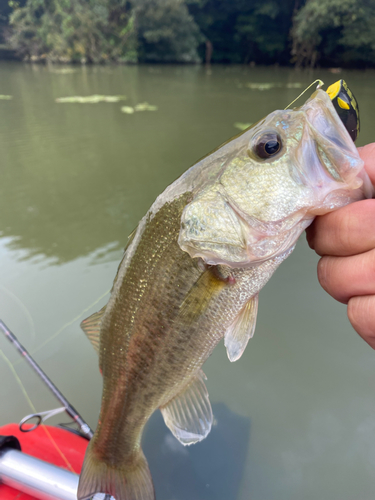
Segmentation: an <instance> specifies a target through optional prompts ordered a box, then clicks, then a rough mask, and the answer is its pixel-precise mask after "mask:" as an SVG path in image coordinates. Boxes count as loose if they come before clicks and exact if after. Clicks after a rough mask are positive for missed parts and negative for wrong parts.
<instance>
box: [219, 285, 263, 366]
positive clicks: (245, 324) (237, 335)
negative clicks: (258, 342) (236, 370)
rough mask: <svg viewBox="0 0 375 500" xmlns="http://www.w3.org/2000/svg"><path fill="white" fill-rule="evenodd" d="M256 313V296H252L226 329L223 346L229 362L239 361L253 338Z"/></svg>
mask: <svg viewBox="0 0 375 500" xmlns="http://www.w3.org/2000/svg"><path fill="white" fill-rule="evenodd" d="M257 312H258V295H254V297H252V298H251V299H250V300H249V302H247V304H246V305H245V307H244V308H243V309H242V311H241V312H240V314H239V315H238V316H237V318H236V319H235V320H234V322H233V323H232V325H231V326H230V327H229V328H228V330H227V332H226V334H225V337H224V345H225V347H226V348H227V354H228V358H229V360H230V361H237V359H239V358H240V357H241V356H242V354H243V352H244V350H245V348H246V346H247V343H248V342H249V340H250V339H251V338H252V337H253V335H254V331H255V324H256V320H257Z"/></svg>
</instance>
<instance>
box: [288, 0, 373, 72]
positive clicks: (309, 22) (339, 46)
mask: <svg viewBox="0 0 375 500" xmlns="http://www.w3.org/2000/svg"><path fill="white" fill-rule="evenodd" d="M374 19H375V0H308V2H307V3H306V5H304V6H303V7H302V8H301V9H300V10H299V11H298V12H297V13H296V15H295V17H294V27H293V30H292V36H293V55H294V60H295V62H296V64H297V65H310V66H313V65H314V64H315V62H316V61H317V60H319V62H320V63H321V64H324V65H340V64H344V65H364V64H370V65H374V63H375V23H374Z"/></svg>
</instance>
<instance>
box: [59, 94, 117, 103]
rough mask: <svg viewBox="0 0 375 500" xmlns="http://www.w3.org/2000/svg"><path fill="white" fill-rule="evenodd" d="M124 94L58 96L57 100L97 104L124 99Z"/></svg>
mask: <svg viewBox="0 0 375 500" xmlns="http://www.w3.org/2000/svg"><path fill="white" fill-rule="evenodd" d="M125 99H126V96H124V95H88V96H72V97H58V98H57V99H55V101H56V102H60V103H62V102H64V103H65V102H78V103H80V104H96V103H98V102H119V101H124V100H125Z"/></svg>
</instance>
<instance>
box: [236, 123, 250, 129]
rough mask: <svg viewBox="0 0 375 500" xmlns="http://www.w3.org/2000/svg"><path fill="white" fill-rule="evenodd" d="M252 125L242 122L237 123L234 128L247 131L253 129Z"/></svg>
mask: <svg viewBox="0 0 375 500" xmlns="http://www.w3.org/2000/svg"><path fill="white" fill-rule="evenodd" d="M251 125H252V123H241V122H236V123H234V124H233V126H234V127H236V128H238V129H239V130H246V129H247V128H249V127H251Z"/></svg>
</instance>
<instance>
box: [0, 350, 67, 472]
mask: <svg viewBox="0 0 375 500" xmlns="http://www.w3.org/2000/svg"><path fill="white" fill-rule="evenodd" d="M0 355H1V357H2V358H3V360H4V361H5V362H6V364H7V365H8V367H9V369H10V371H11V372H12V373H13V376H14V378H15V380H16V382H17V383H18V385H19V387H20V388H21V391H22V393H23V395H24V397H25V399H26V401H27V402H28V404H29V406H30V408H31V410H32V411H33V412H34V413H37V411H36V408H35V406H34V405H33V402H32V401H31V399H30V397H29V395H28V393H27V391H26V388H25V386H24V385H23V383H22V380H21V379H20V377H19V376H18V373H17V372H16V370H15V368H14V366H13V364H12V363H11V361H10V360H9V359H8V358H7V357H6V355H5V354H4V353H3V351H2V350H1V349H0ZM40 425H41V427H42V428H43V430H44V432H45V433H46V434H47V437H48V439H49V440H50V441H51V443H52V444H53V446H54V448H55V449H56V451H57V453H58V454H59V455H60V457H61V458H62V459H63V461H64V462H65V464H66V466H67V467H68V469H70V471H71V472H73V473H74V474H76V471H75V470H74V469H73V467H72V465H71V463H70V462H69V460H68V459H67V458H66V456H65V455H64V453H63V452H62V451H61V450H60V448H59V447H58V445H57V443H56V441H55V440H54V439H53V437H52V436H51V433H50V432H49V430H48V429H47V427H46V426H45V425H44V424H43V423H41V424H40Z"/></svg>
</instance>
